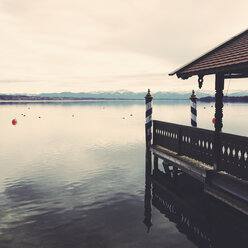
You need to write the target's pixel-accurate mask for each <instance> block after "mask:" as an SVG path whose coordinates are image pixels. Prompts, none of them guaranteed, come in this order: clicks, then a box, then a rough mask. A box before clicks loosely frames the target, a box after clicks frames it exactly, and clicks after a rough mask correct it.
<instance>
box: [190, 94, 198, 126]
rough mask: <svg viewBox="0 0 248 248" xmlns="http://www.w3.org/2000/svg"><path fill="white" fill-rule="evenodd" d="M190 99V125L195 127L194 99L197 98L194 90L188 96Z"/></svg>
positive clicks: (195, 110)
mask: <svg viewBox="0 0 248 248" xmlns="http://www.w3.org/2000/svg"><path fill="white" fill-rule="evenodd" d="M189 99H190V100H191V107H190V110H191V126H192V127H197V119H196V117H197V109H196V106H197V105H196V100H197V97H196V95H195V91H194V90H192V95H191V97H190V98H189Z"/></svg>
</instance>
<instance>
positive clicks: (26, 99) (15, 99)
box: [0, 95, 248, 103]
mask: <svg viewBox="0 0 248 248" xmlns="http://www.w3.org/2000/svg"><path fill="white" fill-rule="evenodd" d="M153 100H154V101H189V98H186V99H178V98H175V99H171V98H170V99H168V98H160V99H158V98H157V99H156V98H153ZM89 101H91V102H101V101H104V102H107V101H144V99H140V98H139V99H137V98H136V99H135V98H133V99H130V98H70V97H35V96H1V95H0V103H49V102H51V103H52V102H53V103H56V102H61V103H62V102H67V103H68V102H89ZM197 101H199V102H215V97H212V96H207V97H202V98H198V100H197ZM223 102H233V103H235V102H240V103H241V102H243V103H248V96H224V97H223Z"/></svg>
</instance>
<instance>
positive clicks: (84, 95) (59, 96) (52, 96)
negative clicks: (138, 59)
mask: <svg viewBox="0 0 248 248" xmlns="http://www.w3.org/2000/svg"><path fill="white" fill-rule="evenodd" d="M145 95H146V92H138V93H136V92H131V91H109V92H80V93H72V92H61V93H41V94H36V95H35V94H33V95H30V94H15V95H6V94H5V95H4V94H0V100H84V99H85V100H89V99H98V100H103V99H109V100H112V99H125V100H132V99H137V100H143V99H144V97H145ZM152 95H153V98H154V99H155V100H183V99H185V100H186V99H189V97H190V95H191V94H190V93H176V92H162V91H161V92H155V93H153V94H152ZM228 96H229V97H239V96H248V92H245V91H243V92H236V93H231V94H228ZM197 97H198V98H206V97H208V98H207V99H206V100H208V101H209V100H212V99H214V98H213V97H214V95H213V94H209V93H205V92H197Z"/></svg>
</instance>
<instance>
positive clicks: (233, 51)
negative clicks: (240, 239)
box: [150, 29, 248, 215]
mask: <svg viewBox="0 0 248 248" xmlns="http://www.w3.org/2000/svg"><path fill="white" fill-rule="evenodd" d="M210 74H215V90H216V94H215V119H216V121H215V131H210V130H205V129H200V128H192V127H188V126H182V125H177V124H172V123H165V122H161V121H154V122H153V127H154V128H153V145H152V146H151V148H150V150H151V151H152V152H153V154H154V155H155V158H154V168H155V169H156V168H157V166H158V158H161V159H163V160H164V165H165V170H166V165H173V167H174V168H176V169H175V171H177V169H178V168H179V169H180V170H182V171H184V172H186V173H188V174H190V175H191V176H193V177H194V178H196V179H198V180H199V181H201V182H202V183H204V189H205V191H206V192H207V193H209V194H211V195H213V196H214V197H216V198H218V199H220V200H222V201H224V202H226V203H227V204H229V205H231V206H233V207H235V208H236V209H238V210H240V211H242V212H243V213H245V214H247V215H248V181H247V180H248V137H243V136H238V135H232V134H227V133H222V132H221V130H222V127H223V123H222V117H223V89H224V81H225V79H226V78H248V29H247V30H246V31H244V32H243V33H241V34H239V35H237V36H235V37H233V38H232V39H230V40H229V41H227V42H225V43H223V44H222V45H220V46H218V47H217V48H215V49H213V50H212V51H210V52H208V53H206V54H205V55H203V56H201V57H200V58H198V59H196V60H194V61H193V62H191V63H189V64H187V65H186V66H184V67H182V68H180V69H178V70H176V71H175V72H173V73H171V74H170V75H177V77H178V78H182V79H187V78H189V77H191V76H198V83H199V87H200V88H201V87H202V84H203V80H204V76H205V75H210Z"/></svg>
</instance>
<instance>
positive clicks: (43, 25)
mask: <svg viewBox="0 0 248 248" xmlns="http://www.w3.org/2000/svg"><path fill="white" fill-rule="evenodd" d="M247 10H248V1H247V0H236V1H233V0H232V1H229V0H225V1H224V0H218V1H217V0H180V1H179V0H170V1H168V0H87V1H86V0H0V31H1V34H0V35H1V36H0V93H39V92H62V91H71V92H82V91H108V90H119V89H125V90H130V91H146V90H147V88H151V90H152V91H153V92H155V91H190V90H191V89H193V88H197V78H196V77H192V79H190V80H186V81H183V80H181V79H177V77H176V76H174V77H169V76H168V73H169V72H172V71H174V70H175V69H177V68H178V67H181V66H183V65H184V64H186V63H188V62H190V61H191V60H193V59H195V58H197V57H199V56H200V55H202V54H203V53H205V52H208V51H209V50H211V49H212V48H214V47H216V46H217V45H219V44H220V43H223V42H224V41H226V40H228V39H230V38H231V37H232V36H234V35H237V34H239V33H241V32H242V31H244V30H245V29H247V24H248V15H247ZM232 81H233V80H232ZM228 84H229V82H228ZM246 85H247V84H244V81H242V80H241V81H240V80H234V82H230V90H231V91H233V90H238V89H241V88H243V89H244V88H245V89H247V90H248V87H245V86H246ZM212 88H213V78H212V77H210V78H206V79H205V82H204V86H203V90H204V89H205V90H209V89H212Z"/></svg>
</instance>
